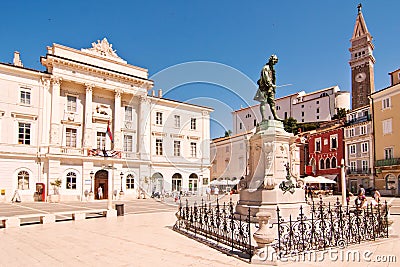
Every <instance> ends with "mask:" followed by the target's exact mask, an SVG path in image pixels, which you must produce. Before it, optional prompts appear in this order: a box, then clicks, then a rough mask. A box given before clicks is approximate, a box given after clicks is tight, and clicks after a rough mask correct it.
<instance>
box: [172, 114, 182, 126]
mask: <svg viewBox="0 0 400 267" xmlns="http://www.w3.org/2000/svg"><path fill="white" fill-rule="evenodd" d="M174 120H175V127H176V128H180V127H181V116H179V115H174Z"/></svg>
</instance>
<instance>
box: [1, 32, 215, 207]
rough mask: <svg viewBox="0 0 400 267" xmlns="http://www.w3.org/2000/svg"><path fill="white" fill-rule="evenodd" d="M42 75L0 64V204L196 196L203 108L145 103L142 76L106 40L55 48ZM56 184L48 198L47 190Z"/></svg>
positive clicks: (205, 166) (203, 142)
mask: <svg viewBox="0 0 400 267" xmlns="http://www.w3.org/2000/svg"><path fill="white" fill-rule="evenodd" d="M41 63H42V65H43V66H45V67H46V71H44V72H41V71H37V70H32V69H27V68H24V67H23V66H22V63H21V61H20V59H19V54H16V55H15V56H14V64H5V63H1V64H0V89H1V90H0V96H1V99H2V101H1V102H0V128H1V135H0V162H1V164H2V166H5V167H4V168H2V170H1V175H2V179H1V180H0V189H1V193H2V196H1V197H2V199H3V200H5V201H10V200H11V199H12V197H13V195H14V192H15V190H16V189H18V193H19V195H20V197H21V199H22V201H33V200H46V196H49V195H52V194H54V193H55V192H54V191H58V193H59V195H58V198H59V199H61V200H78V201H79V200H86V199H90V198H91V197H92V198H94V199H96V198H98V195H97V194H96V192H98V188H99V187H101V188H102V191H103V198H109V197H111V196H110V194H112V195H113V197H114V198H120V197H123V198H125V199H129V198H136V197H138V196H139V195H140V193H141V192H143V190H144V191H147V192H149V193H151V192H155V191H158V192H160V191H166V192H168V191H172V190H178V191H192V192H194V193H197V192H200V191H201V190H202V187H203V185H204V187H205V186H207V185H208V182H209V177H210V172H209V167H210V158H209V155H210V152H209V139H210V115H209V113H210V112H211V111H212V109H211V108H208V107H202V106H197V105H192V104H188V103H182V102H178V101H174V100H169V99H165V98H162V93H161V91H160V92H159V96H158V97H156V96H149V95H148V91H149V90H151V89H152V87H153V82H152V81H151V80H149V79H148V71H147V70H146V69H143V68H140V67H136V66H133V65H130V64H128V63H127V62H126V61H125V60H123V59H121V58H120V57H118V55H117V54H116V53H115V51H114V50H113V49H112V45H110V44H109V43H108V41H107V40H106V39H103V40H102V41H98V42H97V43H93V44H92V47H91V48H88V49H81V50H76V49H73V48H69V47H65V46H62V45H59V44H53V45H52V46H51V47H48V48H47V54H46V56H45V57H42V58H41ZM56 180H60V181H61V186H60V187H59V188H58V190H54V189H57V188H55V187H54V186H52V184H54V182H55V181H56Z"/></svg>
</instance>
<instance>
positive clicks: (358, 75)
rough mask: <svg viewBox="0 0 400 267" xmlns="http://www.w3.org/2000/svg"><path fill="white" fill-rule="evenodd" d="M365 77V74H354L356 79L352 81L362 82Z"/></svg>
mask: <svg viewBox="0 0 400 267" xmlns="http://www.w3.org/2000/svg"><path fill="white" fill-rule="evenodd" d="M366 77H367V74H365V72H360V73H357V74H356V77H355V78H354V80H356V82H359V83H360V82H362V81H364V80H365V78H366Z"/></svg>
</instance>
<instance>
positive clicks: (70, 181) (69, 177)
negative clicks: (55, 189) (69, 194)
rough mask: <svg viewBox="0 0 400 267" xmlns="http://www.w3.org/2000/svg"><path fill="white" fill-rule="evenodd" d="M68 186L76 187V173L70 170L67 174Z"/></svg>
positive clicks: (69, 187)
mask: <svg viewBox="0 0 400 267" xmlns="http://www.w3.org/2000/svg"><path fill="white" fill-rule="evenodd" d="M66 188H67V189H76V173H74V172H69V173H68V174H67V176H66Z"/></svg>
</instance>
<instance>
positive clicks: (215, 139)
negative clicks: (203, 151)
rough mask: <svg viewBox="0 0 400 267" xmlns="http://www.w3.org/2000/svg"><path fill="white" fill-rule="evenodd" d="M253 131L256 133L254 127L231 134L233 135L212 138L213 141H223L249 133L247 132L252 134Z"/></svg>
mask: <svg viewBox="0 0 400 267" xmlns="http://www.w3.org/2000/svg"><path fill="white" fill-rule="evenodd" d="M252 133H254V129H252V130H250V131H246V132H242V133H238V134H235V135H231V136H226V137H225V136H224V137H217V138H214V139H212V141H213V143H216V142H222V141H225V140H228V139H232V138H235V137H239V136H242V135H247V134H252Z"/></svg>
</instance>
